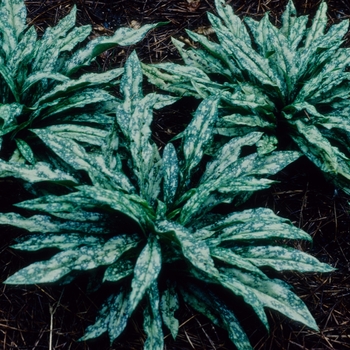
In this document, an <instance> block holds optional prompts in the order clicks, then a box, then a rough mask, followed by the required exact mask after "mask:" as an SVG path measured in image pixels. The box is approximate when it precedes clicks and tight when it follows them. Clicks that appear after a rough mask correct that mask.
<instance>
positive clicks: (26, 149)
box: [15, 138, 35, 165]
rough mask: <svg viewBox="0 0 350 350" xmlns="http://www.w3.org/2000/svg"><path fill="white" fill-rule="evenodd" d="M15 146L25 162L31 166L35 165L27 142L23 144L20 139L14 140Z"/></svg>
mask: <svg viewBox="0 0 350 350" xmlns="http://www.w3.org/2000/svg"><path fill="white" fill-rule="evenodd" d="M15 141H16V145H17V147H18V149H19V151H20V152H21V154H22V156H23V157H24V158H25V159H26V161H27V162H28V163H30V164H32V165H34V164H35V158H34V154H33V151H32V149H31V148H30V146H29V145H28V143H27V142H25V141H24V140H22V139H19V138H15Z"/></svg>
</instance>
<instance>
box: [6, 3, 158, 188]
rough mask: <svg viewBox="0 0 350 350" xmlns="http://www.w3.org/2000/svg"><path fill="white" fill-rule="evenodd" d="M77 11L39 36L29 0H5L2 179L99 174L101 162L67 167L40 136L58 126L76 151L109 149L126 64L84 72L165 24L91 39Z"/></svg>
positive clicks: (54, 133) (62, 141) (60, 178)
mask: <svg viewBox="0 0 350 350" xmlns="http://www.w3.org/2000/svg"><path fill="white" fill-rule="evenodd" d="M76 11H77V9H76V6H73V8H72V10H71V12H70V14H69V15H68V16H66V17H65V18H63V19H62V20H60V21H59V23H58V24H57V25H56V26H55V27H50V28H48V29H47V30H46V31H45V33H44V34H43V35H42V37H41V38H40V39H38V38H37V34H36V31H35V28H34V27H33V26H31V27H28V26H27V24H26V15H27V14H26V7H25V4H24V1H22V0H1V1H0V17H1V24H0V46H1V50H0V91H1V101H0V146H1V150H0V177H5V176H9V175H10V176H15V177H18V178H22V179H24V180H26V181H31V182H36V181H42V180H51V181H74V179H73V178H72V176H68V175H67V174H64V173H65V172H68V173H69V172H70V173H73V172H74V171H75V172H76V171H78V170H85V171H86V170H88V171H89V172H90V173H92V172H93V164H87V163H84V164H82V163H80V164H77V163H76V164H75V165H76V166H75V167H73V168H72V167H68V168H67V164H66V163H65V162H64V161H63V162H62V158H59V159H58V158H57V156H56V154H55V150H54V149H47V150H46V152H45V151H44V150H43V148H44V147H43V143H42V142H40V139H42V141H44V143H45V141H46V138H45V136H46V133H47V132H48V131H50V134H51V135H52V137H55V139H56V140H57V141H59V142H60V144H61V147H67V148H69V147H70V146H71V145H70V141H71V140H74V141H78V142H79V143H80V145H79V147H80V150H81V153H84V152H85V150H86V149H87V150H92V151H95V152H96V153H98V152H99V153H100V154H101V153H103V147H105V140H106V139H107V135H108V133H109V130H110V128H111V126H112V125H113V119H114V118H113V116H112V114H111V111H112V109H113V110H114V105H115V103H117V102H118V100H117V99H116V97H115V96H113V95H112V94H111V93H110V92H108V88H110V87H113V86H115V85H117V84H119V81H120V76H121V74H122V72H123V68H116V69H111V70H109V71H106V72H101V73H86V72H85V73H84V71H83V70H82V68H84V67H85V66H89V65H90V64H91V62H92V61H93V60H95V58H96V57H97V56H98V55H100V54H101V53H102V52H104V51H106V50H108V49H110V48H112V47H115V46H117V45H120V46H128V45H131V44H135V43H137V42H138V41H140V40H141V39H142V38H143V37H144V36H145V35H146V34H147V32H148V31H149V30H151V29H153V28H155V27H157V26H158V25H161V23H158V24H147V25H144V26H142V27H141V28H140V29H137V30H134V29H132V28H119V29H118V30H117V31H116V32H115V33H114V35H112V36H101V37H98V38H95V39H93V40H90V41H88V40H87V39H88V36H89V35H90V33H91V30H92V28H91V26H90V25H84V26H80V27H76V26H75V21H76ZM101 149H102V150H101ZM38 163H39V164H38ZM48 164H50V165H51V166H53V167H55V169H59V170H57V171H53V170H52V168H51V167H50V166H49V165H48ZM44 168H45V169H44ZM88 168H89V169H88ZM43 169H44V170H45V171H43ZM76 181H77V180H75V182H76Z"/></svg>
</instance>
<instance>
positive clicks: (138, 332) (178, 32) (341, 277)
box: [0, 0, 350, 350]
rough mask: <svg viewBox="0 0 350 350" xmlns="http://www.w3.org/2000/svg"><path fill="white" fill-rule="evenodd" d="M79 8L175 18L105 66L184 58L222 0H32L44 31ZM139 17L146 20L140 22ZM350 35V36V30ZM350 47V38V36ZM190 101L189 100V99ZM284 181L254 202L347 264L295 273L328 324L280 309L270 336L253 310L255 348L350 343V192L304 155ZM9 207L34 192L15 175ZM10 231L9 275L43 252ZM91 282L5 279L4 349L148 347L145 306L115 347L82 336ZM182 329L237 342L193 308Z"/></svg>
mask: <svg viewBox="0 0 350 350" xmlns="http://www.w3.org/2000/svg"><path fill="white" fill-rule="evenodd" d="M320 2H321V1H315V0H296V1H295V5H296V7H297V10H298V12H299V13H300V14H310V15H311V16H312V15H313V14H314V13H315V11H316V9H317V8H318V6H319V4H320ZM74 3H75V4H76V5H77V7H78V10H79V11H78V18H77V24H78V25H81V24H92V25H93V28H94V32H93V35H108V34H111V33H113V30H115V29H116V28H118V27H119V26H129V25H135V23H136V22H138V23H140V24H146V23H155V22H159V21H169V24H168V25H166V26H163V27H160V28H158V29H156V30H154V31H153V32H152V33H150V34H149V35H148V36H147V38H146V39H145V40H143V42H142V43H140V44H138V45H137V46H135V47H131V48H116V49H113V50H110V51H109V52H107V53H106V54H104V55H102V56H101V57H100V58H99V60H98V64H97V65H96V66H95V69H108V68H110V67H117V66H122V65H123V64H124V62H125V59H126V58H127V57H128V55H129V53H130V52H131V50H133V49H136V51H137V53H138V55H139V58H140V59H141V60H142V61H144V62H160V61H169V60H172V61H174V60H179V56H178V54H177V53H176V50H175V49H174V47H173V46H172V44H171V41H170V38H171V36H174V37H176V38H180V37H186V33H185V28H188V29H192V30H203V29H205V28H206V27H207V26H208V21H207V18H206V12H207V11H210V12H213V13H215V8H214V1H213V0H198V1H196V0H193V1H191V0H184V1H181V0H145V1H141V0H119V1H108V0H105V1H102V0H100V1H94V0H91V1H88V0H77V1H73V0H72V1H71V0H56V1H53V0H37V1H26V5H27V7H28V22H29V23H30V24H33V25H35V26H36V28H37V30H38V33H39V34H40V33H42V32H43V31H44V29H45V28H46V27H47V26H51V25H54V24H55V23H57V21H58V20H59V19H60V18H62V17H64V16H65V15H66V14H67V13H69V11H70V9H71V8H72V6H73V4H74ZM228 3H231V5H232V6H233V7H234V9H235V11H236V13H237V14H239V15H240V16H242V17H244V16H247V15H249V16H252V17H255V18H261V17H262V16H263V14H264V13H265V12H266V11H269V13H270V16H271V18H272V21H273V22H274V23H276V24H278V23H279V18H280V15H281V12H282V11H283V9H284V8H285V5H286V3H287V1H285V0H283V1H279V0H247V1H243V0H235V1H228ZM327 3H328V6H329V11H328V16H329V23H335V22H338V21H339V20H344V19H349V18H350V2H349V1H348V0H329V1H327ZM134 21H136V22H134ZM348 38H349V36H348ZM346 45H348V46H349V42H348V41H347V42H346ZM187 102H188V103H187ZM195 105H196V102H193V101H191V100H189V101H187V100H186V103H185V105H183V104H182V105H181V104H179V105H176V106H175V107H172V108H171V109H168V110H167V111H166V112H164V113H163V114H159V115H157V119H156V121H155V125H156V128H155V130H156V131H155V134H154V138H155V139H156V140H157V142H159V143H164V142H166V141H167V140H168V139H169V137H171V135H173V134H176V133H178V131H179V130H181V129H182V128H183V124H184V123H186V120H188V115H189V112H190V111H192V110H194V108H195ZM278 180H280V184H278V185H275V186H274V187H273V188H272V189H271V190H270V191H267V192H264V193H262V194H261V193H260V194H259V195H258V196H256V197H255V198H253V199H252V202H253V203H254V205H257V204H259V205H262V206H267V207H270V208H272V209H273V210H275V212H276V213H278V214H279V215H281V216H285V217H288V218H289V219H290V220H292V221H293V223H294V224H295V225H296V226H298V227H301V228H303V229H304V230H306V231H307V232H309V233H310V234H311V235H312V237H313V238H314V244H313V246H310V245H305V244H298V248H300V249H302V250H305V251H308V252H309V253H311V254H312V255H314V256H316V257H317V258H318V259H320V260H321V261H324V262H328V263H329V264H331V265H332V266H334V267H336V268H337V271H336V272H334V273H332V274H328V275H320V274H307V275H301V274H294V273H293V274H292V273H291V274H288V275H285V276H284V279H285V280H286V281H288V282H289V283H290V284H291V285H292V287H293V289H294V291H295V292H296V293H297V294H298V295H299V296H300V297H301V298H302V299H303V300H304V301H305V302H306V304H307V305H308V307H309V309H310V311H311V313H312V314H313V316H314V317H315V319H316V322H317V324H318V325H319V328H320V332H314V331H310V330H308V329H305V328H302V327H300V326H299V325H298V324H295V323H294V322H293V321H290V320H288V319H284V318H283V317H281V316H280V315H278V314H276V313H269V319H270V321H271V322H270V325H271V331H270V334H269V335H265V333H264V330H263V329H262V327H261V326H260V325H259V323H257V322H256V321H255V319H254V318H252V317H251V316H250V315H248V314H247V316H246V319H245V323H247V325H248V327H247V329H248V334H249V336H250V339H251V340H252V344H253V345H254V349H259V350H262V349H264V350H267V349H272V350H278V349H289V350H293V349H295V350H296V349H309V350H323V349H337V350H343V349H350V262H349V259H350V233H349V224H350V217H349V197H348V196H345V195H344V194H343V193H341V192H340V191H339V192H338V191H337V190H336V189H334V188H333V187H332V186H331V185H329V184H327V183H326V182H325V181H324V180H323V178H322V175H321V174H320V173H319V172H318V171H317V169H314V167H313V166H312V165H310V163H309V162H307V161H306V160H305V159H301V160H300V161H298V162H296V163H295V164H293V165H292V166H290V167H288V168H287V169H286V170H285V171H284V172H283V173H281V174H280V175H279V176H278ZM0 186H1V191H0V206H1V210H2V211H9V210H11V207H10V205H11V204H13V203H15V202H19V201H22V200H24V199H26V196H27V194H26V192H25V190H24V189H23V188H22V187H21V185H19V184H17V183H16V182H14V181H13V180H11V179H8V180H4V181H2V182H1V183H0ZM1 230H2V235H1V236H0V264H1V266H2V269H1V274H0V281H3V280H5V279H6V278H7V277H8V276H9V275H11V274H13V273H14V272H15V271H18V269H20V268H21V267H23V266H25V265H26V264H28V262H29V261H30V259H32V258H33V256H32V255H30V254H18V253H17V252H15V251H13V250H11V249H10V248H9V245H10V244H11V242H12V241H13V239H14V238H15V237H17V236H18V235H20V234H21V232H19V231H18V230H15V229H12V228H7V227H2V228H1ZM86 287H87V281H85V280H79V281H77V282H74V283H73V284H72V285H68V286H34V287H29V286H28V287H26V288H24V287H21V288H13V287H9V286H6V285H2V286H0V288H1V289H0V334H1V335H2V336H0V349H4V350H12V349H13V350H14V349H23V350H29V349H32V350H38V349H50V350H51V349H52V350H53V349H55V350H59V349H62V350H66V349H67V350H68V349H69V350H81V349H86V350H94V349H98V350H107V349H110V350H112V349H130V350H131V349H135V350H140V349H142V345H143V342H144V340H145V335H144V333H143V331H142V319H141V317H139V315H138V314H136V315H135V316H134V318H133V320H132V321H131V322H130V324H129V328H128V329H127V331H126V332H125V334H123V335H122V337H121V338H120V339H119V340H118V341H117V342H116V343H115V344H114V345H113V346H110V345H109V341H108V339H107V338H106V337H101V338H100V339H98V340H96V341H91V342H86V343H79V342H77V339H79V338H80V337H81V336H82V335H83V334H84V329H85V328H86V327H87V326H88V325H89V324H91V323H92V322H93V321H94V318H95V316H96V312H97V310H98V307H99V303H100V302H101V298H102V297H101V296H100V295H96V293H92V294H89V293H88V292H87V288H86ZM179 319H180V323H181V327H180V333H179V336H178V338H177V340H176V341H174V340H172V339H171V336H170V335H168V334H167V335H166V340H165V344H166V349H168V350H175V349H176V350H182V349H184V350H185V349H196V350H202V349H218V350H219V349H220V350H224V349H226V350H227V349H234V346H233V345H232V344H231V343H230V342H229V341H228V340H227V336H226V334H225V332H223V331H222V330H220V329H217V328H216V327H214V326H213V325H211V324H210V323H209V322H208V321H207V320H206V319H205V318H204V317H202V316H200V315H197V314H196V313H194V312H193V311H192V310H189V309H186V310H183V311H182V313H181V314H180V315H179Z"/></svg>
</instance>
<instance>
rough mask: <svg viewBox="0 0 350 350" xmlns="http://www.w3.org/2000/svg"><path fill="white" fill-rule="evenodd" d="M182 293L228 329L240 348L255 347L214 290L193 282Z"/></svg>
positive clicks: (190, 302) (197, 308)
mask: <svg viewBox="0 0 350 350" xmlns="http://www.w3.org/2000/svg"><path fill="white" fill-rule="evenodd" d="M181 294H182V296H183V298H184V300H185V301H186V303H187V304H189V305H190V306H191V307H192V308H194V309H195V310H196V311H198V312H200V313H202V314H203V315H204V316H206V317H207V318H209V319H210V320H211V321H212V322H213V323H214V324H216V325H217V326H220V327H222V328H224V329H226V330H227V331H228V335H229V337H230V339H231V341H232V342H233V344H235V346H236V347H237V349H238V350H249V349H253V348H252V346H251V344H250V342H249V339H248V337H247V334H246V333H245V332H244V330H243V329H242V327H241V325H240V323H239V321H238V320H237V318H236V316H235V315H234V313H233V312H232V311H231V310H230V309H229V308H228V307H227V305H225V304H224V303H223V302H222V301H221V300H220V298H219V297H218V296H216V295H215V294H214V293H213V292H211V291H210V290H209V291H208V290H207V289H206V290H203V289H201V288H198V287H196V286H195V285H193V284H192V285H189V286H186V288H182V289H181Z"/></svg>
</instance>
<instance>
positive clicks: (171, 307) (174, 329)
mask: <svg viewBox="0 0 350 350" xmlns="http://www.w3.org/2000/svg"><path fill="white" fill-rule="evenodd" d="M179 307H180V305H179V298H178V295H177V293H176V291H175V286H174V285H173V284H171V283H170V282H169V280H168V281H167V289H165V291H164V293H163V294H162V297H161V300H160V310H161V313H162V319H163V322H164V324H165V325H166V326H167V327H168V329H169V330H170V333H171V335H172V337H173V339H174V340H175V338H176V337H177V333H178V331H179V321H178V319H177V318H175V316H174V314H175V312H176V311H177V310H178V309H179Z"/></svg>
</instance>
